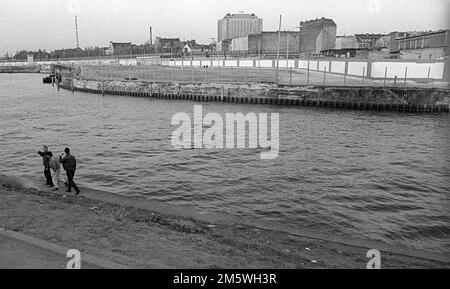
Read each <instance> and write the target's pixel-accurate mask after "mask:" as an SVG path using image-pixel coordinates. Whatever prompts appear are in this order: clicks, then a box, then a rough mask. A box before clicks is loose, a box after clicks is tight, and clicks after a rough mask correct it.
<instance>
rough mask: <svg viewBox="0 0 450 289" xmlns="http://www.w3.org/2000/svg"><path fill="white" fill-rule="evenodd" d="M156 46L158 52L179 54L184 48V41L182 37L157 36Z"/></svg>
mask: <svg viewBox="0 0 450 289" xmlns="http://www.w3.org/2000/svg"><path fill="white" fill-rule="evenodd" d="M154 46H155V50H156V52H157V53H171V54H179V53H181V52H182V50H183V47H184V43H183V42H181V41H180V38H162V37H156V40H155V44H154Z"/></svg>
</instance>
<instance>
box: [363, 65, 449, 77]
mask: <svg viewBox="0 0 450 289" xmlns="http://www.w3.org/2000/svg"><path fill="white" fill-rule="evenodd" d="M386 68H387V74H386V77H387V78H394V77H395V76H397V78H400V79H402V78H404V77H405V71H406V68H407V69H408V70H407V71H406V73H407V75H406V77H407V78H408V79H415V78H416V79H425V78H427V77H428V69H430V78H434V79H442V78H443V77H444V68H445V67H444V63H443V62H436V63H416V62H374V63H372V75H371V76H372V77H374V78H384V74H385V70H386Z"/></svg>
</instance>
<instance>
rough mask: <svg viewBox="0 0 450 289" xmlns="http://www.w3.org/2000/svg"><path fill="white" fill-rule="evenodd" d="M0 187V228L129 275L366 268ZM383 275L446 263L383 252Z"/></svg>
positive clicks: (300, 242)
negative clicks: (390, 270) (169, 271)
mask: <svg viewBox="0 0 450 289" xmlns="http://www.w3.org/2000/svg"><path fill="white" fill-rule="evenodd" d="M0 181H1V183H2V185H1V187H0V227H2V228H5V229H7V230H11V231H16V232H21V233H24V234H27V235H30V236H33V237H36V238H40V239H43V240H46V241H49V242H53V243H56V244H59V245H61V246H66V247H68V248H74V249H78V250H80V251H81V252H82V253H83V252H84V253H86V254H90V255H93V256H96V257H99V258H103V259H105V260H109V261H112V262H116V263H118V264H122V265H125V266H127V267H132V268H365V267H366V264H367V262H368V260H369V259H368V258H367V257H366V253H367V250H368V249H371V248H364V247H358V246H350V245H343V244H340V243H333V242H330V241H323V240H318V239H313V238H307V237H300V236H294V235H291V234H288V233H284V232H277V231H273V230H263V229H259V228H256V227H251V226H245V225H237V224H235V223H233V224H229V225H227V224H223V223H220V224H217V223H215V224H212V223H210V222H207V221H201V220H195V219H192V218H189V217H182V216H179V215H172V214H171V213H170V212H168V213H167V214H164V213H161V212H159V211H158V210H147V209H142V208H137V207H134V206H128V205H125V206H123V205H120V204H117V203H113V202H108V201H102V200H99V199H93V198H90V197H87V195H89V190H88V189H84V190H83V192H84V195H83V194H82V195H80V196H74V195H66V194H63V193H60V192H59V193H58V192H51V191H50V190H48V189H46V188H44V187H42V188H37V189H36V188H34V189H31V188H25V187H23V186H22V185H20V184H19V183H18V182H15V181H11V180H5V179H4V178H3V179H1V178H0ZM382 268H450V262H440V261H433V260H427V259H421V258H415V257H410V256H405V255H400V254H393V253H384V252H382Z"/></svg>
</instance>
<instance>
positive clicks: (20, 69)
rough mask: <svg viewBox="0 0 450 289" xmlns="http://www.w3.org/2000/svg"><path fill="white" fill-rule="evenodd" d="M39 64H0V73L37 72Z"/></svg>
mask: <svg viewBox="0 0 450 289" xmlns="http://www.w3.org/2000/svg"><path fill="white" fill-rule="evenodd" d="M40 70H41V68H40V66H0V73H39V72H40Z"/></svg>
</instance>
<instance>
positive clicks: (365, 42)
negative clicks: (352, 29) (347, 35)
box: [355, 33, 386, 49]
mask: <svg viewBox="0 0 450 289" xmlns="http://www.w3.org/2000/svg"><path fill="white" fill-rule="evenodd" d="M384 36H386V35H384V34H372V33H366V34H355V38H356V43H357V47H356V48H367V49H372V48H373V47H374V46H375V43H376V42H377V40H379V39H380V38H382V37H384Z"/></svg>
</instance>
